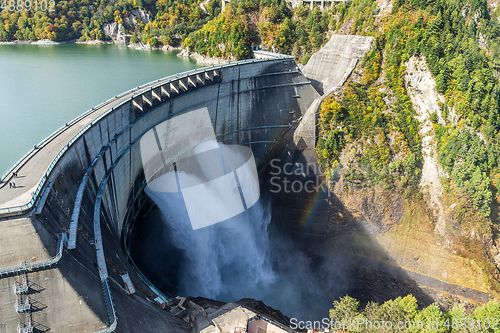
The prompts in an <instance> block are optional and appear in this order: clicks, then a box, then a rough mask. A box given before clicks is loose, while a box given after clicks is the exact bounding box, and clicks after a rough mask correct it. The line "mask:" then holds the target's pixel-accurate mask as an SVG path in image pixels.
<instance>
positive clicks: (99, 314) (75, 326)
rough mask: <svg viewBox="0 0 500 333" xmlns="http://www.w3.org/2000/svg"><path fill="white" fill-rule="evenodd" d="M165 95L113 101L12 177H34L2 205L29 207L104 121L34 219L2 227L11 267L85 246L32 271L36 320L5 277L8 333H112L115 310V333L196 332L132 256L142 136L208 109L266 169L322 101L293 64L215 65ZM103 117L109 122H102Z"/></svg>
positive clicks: (1, 313) (226, 136)
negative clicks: (130, 224) (128, 284)
mask: <svg viewBox="0 0 500 333" xmlns="http://www.w3.org/2000/svg"><path fill="white" fill-rule="evenodd" d="M160 85H161V86H158V87H155V88H154V89H153V90H149V89H147V88H143V89H142V90H141V94H138V93H136V94H135V95H134V97H133V100H128V101H127V102H125V103H122V104H120V105H118V104H119V101H114V102H116V103H117V104H114V105H117V107H115V108H114V109H113V110H111V111H110V112H107V110H108V109H107V108H106V110H97V111H96V112H97V113H96V114H90V115H87V116H88V117H87V116H85V117H82V119H81V120H79V121H77V122H76V123H75V124H73V125H72V126H69V127H68V128H66V129H65V130H63V131H61V133H59V134H58V135H57V136H55V137H54V138H51V139H50V140H49V142H48V143H47V145H42V146H41V147H40V149H38V150H35V151H34V152H33V155H32V156H29V157H27V158H26V160H25V161H22V162H21V163H20V165H19V166H18V167H17V168H15V169H14V170H16V171H17V172H18V175H19V176H20V177H21V176H25V177H24V178H19V181H23V182H24V183H23V186H24V187H20V188H19V189H18V190H16V192H13V191H10V190H9V188H8V186H7V188H5V186H4V187H3V188H2V189H1V191H2V194H1V195H0V198H3V199H2V201H3V203H8V202H11V203H15V204H18V203H25V202H26V200H27V199H28V198H29V197H30V196H31V193H30V190H31V189H32V188H33V187H34V186H35V184H37V183H38V181H39V179H40V177H41V176H42V175H43V174H44V173H45V171H46V170H47V167H48V165H49V164H50V163H51V162H52V159H53V157H54V154H56V155H57V154H58V150H60V148H62V147H64V146H65V145H66V143H67V142H68V141H70V140H71V139H72V137H73V136H72V135H73V133H77V132H78V131H79V130H78V129H79V128H84V127H85V126H86V124H88V123H91V122H92V119H96V120H95V121H94V122H93V124H92V126H91V127H90V128H89V129H88V130H87V131H86V132H85V133H83V135H81V136H80V137H79V138H77V139H76V140H75V141H74V143H72V144H71V145H70V146H69V147H68V149H67V150H66V151H65V153H64V154H63V155H62V156H61V158H60V159H59V160H58V162H57V164H56V165H55V166H54V168H53V170H52V172H51V173H50V175H49V178H48V180H47V183H46V184H45V187H46V186H47V184H51V185H50V187H47V188H49V190H48V192H47V195H46V196H45V198H44V201H43V202H42V203H41V204H43V207H42V206H40V207H38V204H39V203H40V197H39V199H38V201H37V202H36V203H35V210H33V211H32V212H31V213H29V212H28V213H25V214H24V215H20V216H17V217H3V218H1V219H0V240H1V243H0V260H1V261H0V263H1V265H2V266H3V267H4V266H12V265H21V263H22V262H25V261H29V260H36V261H39V260H44V259H47V258H51V257H53V256H54V255H55V253H56V247H57V237H56V234H60V233H64V232H66V231H68V229H70V226H71V228H76V229H74V231H75V234H76V235H77V238H76V247H75V248H74V249H72V250H66V249H65V250H64V251H63V254H62V258H61V259H60V261H59V262H58V263H57V265H55V266H52V267H48V268H46V269H43V270H36V271H27V272H26V278H27V281H28V285H29V286H30V289H29V291H28V294H27V295H23V296H22V297H23V301H24V300H25V299H27V298H29V300H30V302H31V303H30V304H32V310H31V311H30V312H28V314H18V313H16V310H15V308H14V304H15V300H16V295H15V294H14V292H13V289H12V285H13V283H14V281H21V280H22V276H19V275H16V276H7V277H5V276H3V277H2V276H0V306H1V307H0V332H2V330H4V331H6V332H12V331H14V330H15V329H16V327H17V325H18V323H20V322H21V323H26V321H27V320H28V319H29V320H31V323H32V325H33V327H35V329H37V330H38V331H42V332H46V331H50V332H94V331H98V330H102V329H106V328H108V327H110V325H111V327H110V328H109V329H108V331H110V332H111V331H113V330H114V326H113V324H114V323H115V321H114V316H112V310H113V309H114V312H113V313H116V317H117V318H118V319H117V322H116V323H117V326H116V330H115V331H116V332H169V333H177V332H179V333H180V332H188V331H189V330H190V327H189V325H188V324H187V323H186V322H185V321H183V320H181V319H178V318H176V317H174V316H173V315H172V314H171V313H170V312H169V311H165V310H164V309H163V308H162V307H161V306H160V305H159V304H157V303H156V302H155V301H153V300H154V299H155V298H156V297H158V296H161V295H160V293H159V292H158V291H157V290H156V289H155V288H154V286H152V285H150V284H148V281H146V280H144V279H142V278H141V277H140V276H138V273H136V271H134V267H133V264H132V263H131V262H130V261H129V258H128V256H127V254H126V253H125V252H124V251H123V245H124V243H125V244H126V234H127V230H126V226H127V224H126V223H125V221H130V220H131V219H132V220H133V218H134V216H136V214H137V212H138V211H139V210H140V209H141V206H140V204H138V203H140V200H136V199H137V198H141V197H142V196H143V192H142V188H143V186H144V184H145V179H144V173H143V170H142V162H141V158H140V144H139V142H140V138H141V136H142V135H143V134H144V133H146V132H147V130H149V129H150V128H152V127H153V126H155V125H156V124H159V123H161V122H162V121H165V120H166V119H168V118H169V117H172V116H173V115H176V114H180V113H183V112H190V111H192V110H196V109H198V108H200V107H206V108H207V109H208V111H209V114H210V118H211V121H212V124H213V126H214V130H215V133H216V136H217V138H218V140H219V141H221V142H223V143H226V144H241V145H246V146H249V147H250V148H252V151H253V153H254V156H255V159H256V162H257V164H260V163H265V161H266V159H267V158H268V155H267V154H268V152H269V151H270V150H272V149H273V147H275V146H278V144H279V143H280V139H281V138H282V137H283V135H284V133H286V132H288V131H290V130H292V129H294V128H295V126H296V125H297V124H298V122H299V120H300V119H301V117H302V116H303V115H304V114H305V112H306V110H307V107H308V106H309V105H310V104H311V102H312V101H313V100H314V98H315V97H317V93H316V92H315V91H314V89H313V87H312V86H311V84H310V82H309V81H308V80H307V79H306V78H305V77H304V76H303V75H302V73H301V72H300V71H297V70H296V64H295V62H294V61H293V59H290V58H281V59H273V60H262V61H250V62H240V63H234V64H230V65H224V66H220V67H217V68H214V67H210V68H208V69H204V70H201V71H200V72H197V74H193V75H191V76H186V77H183V78H176V77H173V78H170V79H169V80H167V81H165V82H160ZM120 98H121V97H120ZM120 98H119V99H120ZM108 107H109V105H108ZM98 114H100V115H103V116H102V117H100V118H97V117H96V116H97V115H98ZM73 126H75V127H74V129H72V127H73ZM45 149H47V155H48V156H47V155H46V154H45V153H44V152H45ZM28 171H29V172H28ZM86 173H87V174H88V175H89V177H88V182H87V183H86V184H85V187H84V188H83V192H82V193H83V195H82V198H81V200H76V197H77V192H78V188H79V185H80V184H81V183H82V178H83V177H84V175H85V174H86ZM10 176H12V175H10ZM7 181H9V180H7ZM19 184H21V183H20V182H19ZM44 189H45V188H44ZM44 189H42V191H43V190H44ZM23 196H24V197H23ZM25 197H26V198H25ZM14 199H15V200H14ZM12 200H14V201H12ZM16 200H17V201H16ZM75 206H78V207H79V209H80V214H79V218H78V219H77V223H71V222H72V221H71V213H72V212H73V211H74V210H75ZM35 212H38V213H39V214H36V215H35V214H34V213H35ZM124 225H125V227H124ZM70 234H71V232H70ZM96 250H97V251H96ZM99 251H101V252H99ZM99 253H101V255H102V257H99ZM1 268H2V267H0V269H1ZM103 273H105V274H104V275H103ZM125 273H129V276H130V279H131V281H132V283H133V284H134V287H135V289H136V293H135V294H132V295H129V294H128V293H127V290H126V288H125V284H124V282H123V279H122V278H121V275H122V274H125ZM103 276H104V277H103ZM104 282H105V283H106V284H104ZM105 285H109V289H110V293H109V294H108V293H106V290H103V287H104V286H105ZM105 289H107V288H105ZM106 295H110V296H111V298H110V297H108V296H106ZM112 319H113V320H112Z"/></svg>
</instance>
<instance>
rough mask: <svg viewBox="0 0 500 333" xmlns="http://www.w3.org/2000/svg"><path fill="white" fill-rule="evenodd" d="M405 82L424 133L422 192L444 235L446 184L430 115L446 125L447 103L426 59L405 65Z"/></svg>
mask: <svg viewBox="0 0 500 333" xmlns="http://www.w3.org/2000/svg"><path fill="white" fill-rule="evenodd" d="M404 79H405V84H406V89H407V92H408V95H409V96H410V99H411V102H412V104H413V107H414V108H415V111H417V114H418V115H417V119H418V121H419V122H420V128H419V132H420V135H421V136H422V156H423V158H424V165H423V167H422V178H421V180H420V187H421V191H422V193H423V194H424V196H425V198H426V201H427V203H428V205H429V207H430V208H431V209H432V210H433V211H434V214H435V216H436V217H437V222H436V229H435V230H436V232H437V233H439V234H440V235H441V236H444V234H445V228H446V214H447V211H446V209H445V207H444V205H443V203H442V195H443V186H442V185H441V180H440V178H441V177H442V176H444V172H443V170H442V168H441V167H440V165H439V163H438V161H437V148H436V136H435V133H434V128H433V125H432V122H431V120H430V118H431V114H432V113H434V112H436V113H437V115H438V119H439V122H440V123H441V124H442V125H445V122H444V120H443V119H442V116H441V110H440V107H439V103H444V101H445V100H444V97H443V96H442V95H440V94H438V92H437V91H436V83H435V81H434V78H433V77H432V74H431V72H430V71H429V69H428V68H427V65H426V63H425V60H424V59H423V58H416V57H412V58H410V60H408V62H407V64H406V76H405V78H404Z"/></svg>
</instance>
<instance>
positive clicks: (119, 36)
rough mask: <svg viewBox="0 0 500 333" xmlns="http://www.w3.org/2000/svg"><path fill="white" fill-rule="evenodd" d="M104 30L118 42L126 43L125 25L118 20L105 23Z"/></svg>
mask: <svg viewBox="0 0 500 333" xmlns="http://www.w3.org/2000/svg"><path fill="white" fill-rule="evenodd" d="M102 32H103V33H104V34H105V35H106V36H108V37H110V38H111V39H113V40H114V41H115V42H116V43H125V33H124V29H123V25H121V24H118V23H116V22H113V23H107V24H104V25H103V26H102Z"/></svg>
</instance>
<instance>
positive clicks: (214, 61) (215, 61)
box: [0, 39, 236, 65]
mask: <svg viewBox="0 0 500 333" xmlns="http://www.w3.org/2000/svg"><path fill="white" fill-rule="evenodd" d="M60 44H87V45H111V44H123V45H126V46H127V47H129V48H131V49H134V50H140V51H152V50H157V51H179V50H180V52H179V53H178V54H177V56H178V57H184V58H193V59H195V60H196V62H197V63H201V64H206V65H220V64H227V63H229V62H233V61H236V59H234V58H230V59H225V58H220V57H207V56H203V55H201V54H200V53H198V52H189V49H186V48H182V46H171V45H162V46H161V47H152V46H150V45H149V44H146V45H143V44H139V43H130V44H125V43H116V42H115V41H103V40H89V41H84V42H82V41H77V40H68V41H62V42H54V41H51V40H49V39H40V40H36V41H31V40H14V41H9V42H0V45H60Z"/></svg>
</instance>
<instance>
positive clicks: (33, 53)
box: [0, 44, 201, 174]
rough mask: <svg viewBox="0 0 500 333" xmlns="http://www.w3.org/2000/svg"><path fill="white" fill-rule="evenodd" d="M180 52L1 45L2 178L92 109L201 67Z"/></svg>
mask: <svg viewBox="0 0 500 333" xmlns="http://www.w3.org/2000/svg"><path fill="white" fill-rule="evenodd" d="M177 53H178V51H168V52H164V51H141V50H134V49H130V48H128V47H126V46H125V45H85V44H62V45H0V122H1V125H0V126H1V129H0V174H2V173H3V171H5V170H6V169H7V168H8V167H9V166H10V165H11V164H12V163H14V162H15V161H16V160H17V159H18V158H19V157H21V156H22V155H23V154H24V153H25V152H26V151H27V150H28V149H30V148H31V147H32V146H33V145H34V144H36V143H38V142H40V141H41V140H43V139H44V138H45V137H46V136H47V135H49V134H51V133H52V132H53V131H55V130H57V129H58V128H59V127H61V126H62V125H63V124H64V123H66V122H67V121H70V120H72V119H73V118H75V117H77V116H78V115H80V114H82V113H84V112H85V111H87V110H88V109H90V108H91V107H92V106H95V105H97V104H99V103H101V102H104V101H105V100H107V99H109V98H111V97H113V96H115V95H117V94H120V93H122V92H125V91H127V90H129V89H131V88H134V87H137V86H139V85H142V84H144V83H147V82H150V81H153V80H156V79H159V78H162V77H165V76H168V75H172V74H175V73H179V72H184V71H187V70H190V69H194V68H197V67H201V66H199V65H197V64H196V62H195V61H194V60H191V59H186V58H178V57H177V56H176V55H177Z"/></svg>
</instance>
